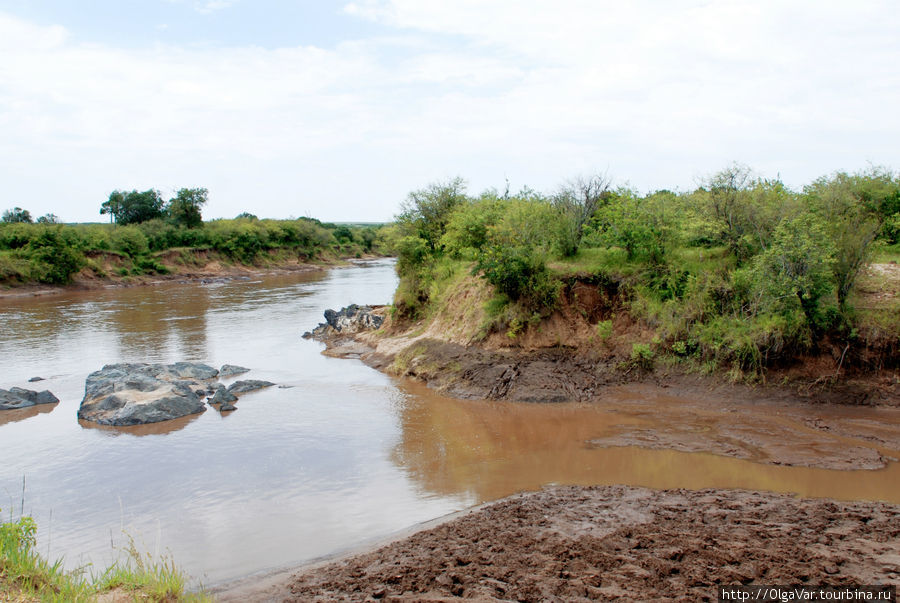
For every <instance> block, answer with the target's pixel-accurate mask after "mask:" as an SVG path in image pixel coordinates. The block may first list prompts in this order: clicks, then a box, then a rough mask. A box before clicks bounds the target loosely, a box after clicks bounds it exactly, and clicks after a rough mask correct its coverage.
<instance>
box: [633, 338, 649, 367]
mask: <svg viewBox="0 0 900 603" xmlns="http://www.w3.org/2000/svg"><path fill="white" fill-rule="evenodd" d="M653 357H654V353H653V349H652V348H651V347H650V346H649V345H648V344H646V343H633V344H631V362H632V365H633V366H636V367H638V368H639V369H641V370H644V371H650V370H653Z"/></svg>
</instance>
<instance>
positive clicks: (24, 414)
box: [0, 402, 59, 425]
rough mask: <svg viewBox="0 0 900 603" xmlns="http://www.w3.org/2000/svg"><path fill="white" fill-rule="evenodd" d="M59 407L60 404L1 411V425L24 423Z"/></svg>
mask: <svg viewBox="0 0 900 603" xmlns="http://www.w3.org/2000/svg"><path fill="white" fill-rule="evenodd" d="M57 406H59V403H58V402H57V403H55V404H37V405H35V406H29V407H28V408H16V409H13V410H0V425H6V424H7V423H16V422H17V421H24V420H25V419H30V418H31V417H36V416H38V415H40V414H44V413H48V412H53V411H54V410H55V409H56V407H57Z"/></svg>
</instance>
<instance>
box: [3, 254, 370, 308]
mask: <svg viewBox="0 0 900 603" xmlns="http://www.w3.org/2000/svg"><path fill="white" fill-rule="evenodd" d="M92 257H93V259H94V260H95V261H96V263H98V264H99V265H100V266H101V267H102V272H101V274H98V273H97V272H96V271H95V270H92V269H90V268H84V269H83V270H81V272H79V273H78V274H76V275H75V276H74V277H73V279H72V282H71V283H70V284H68V285H65V286H48V285H37V284H31V285H18V286H14V287H9V288H6V289H2V288H0V299H3V298H15V297H35V296H44V295H55V294H58V293H63V292H65V291H90V290H97V289H116V288H121V287H142V286H148V285H156V284H160V283H173V282H174V283H193V282H203V281H213V282H216V281H229V280H236V279H246V278H254V277H258V276H262V275H276V274H296V273H303V272H316V271H322V270H325V269H327V268H339V267H342V266H347V265H350V264H349V263H348V262H352V261H354V260H353V259H347V258H345V259H318V260H315V261H313V260H308V259H305V258H288V259H283V258H282V259H278V260H266V261H264V262H262V263H260V265H245V264H240V263H234V262H231V261H226V260H225V259H224V258H223V257H222V256H221V255H220V254H217V253H215V252H210V251H204V250H191V251H190V253H185V252H180V251H177V250H170V251H169V252H165V253H163V254H161V255H159V256H158V258H157V259H158V260H159V262H160V264H162V265H163V266H165V267H166V269H167V270H168V274H142V275H125V276H123V275H122V274H120V273H119V271H118V269H119V268H121V267H122V265H123V259H122V258H121V257H120V256H118V255H117V254H112V253H105V252H95V253H94V255H93V256H92ZM185 258H187V259H185ZM354 259H355V258H354ZM360 259H362V260H367V259H377V258H376V257H375V256H371V257H364V258H360Z"/></svg>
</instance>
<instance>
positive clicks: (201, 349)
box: [0, 260, 900, 585]
mask: <svg viewBox="0 0 900 603" xmlns="http://www.w3.org/2000/svg"><path fill="white" fill-rule="evenodd" d="M395 286H396V277H395V276H394V272H393V264H392V262H391V261H389V260H383V261H375V262H368V263H364V264H360V265H357V266H354V267H351V268H342V269H334V270H330V271H326V272H316V273H306V274H293V275H287V276H284V275H282V276H270V277H262V278H253V279H248V280H235V281H230V282H218V283H207V284H203V283H193V284H165V285H158V286H153V287H135V288H126V289H111V290H101V291H86V292H67V293H65V294H61V295H53V296H47V297H35V298H11V299H3V300H0V387H2V388H6V389H8V388H10V387H12V386H20V387H27V388H29V389H49V390H50V391H52V392H53V393H54V394H56V395H57V396H58V397H59V398H60V400H61V402H60V403H59V404H58V405H53V406H50V407H38V408H37V409H26V410H21V411H7V412H4V413H0V455H2V463H0V508H2V509H3V511H2V515H3V517H4V518H8V517H9V516H16V515H18V513H20V512H21V511H23V510H24V512H25V513H26V514H30V515H32V516H33V517H34V518H35V519H36V520H37V521H38V525H39V534H38V539H39V542H38V548H39V550H40V551H41V552H43V553H45V554H48V555H49V556H50V557H51V558H54V559H55V558H57V557H64V558H65V564H66V565H67V566H68V567H80V566H85V565H88V564H93V567H97V568H102V567H105V566H106V565H108V564H109V563H110V562H112V561H113V560H114V559H116V558H117V557H119V556H120V555H121V549H122V547H124V546H126V545H127V544H128V542H129V539H133V540H134V542H135V544H136V546H137V548H138V549H139V550H142V551H145V552H147V553H150V554H152V555H161V554H162V555H168V556H169V557H171V558H172V559H173V560H174V561H175V562H176V563H177V564H178V565H179V566H180V567H182V568H183V569H184V570H185V571H187V572H188V573H189V574H190V575H191V576H192V577H193V579H194V580H195V581H200V582H202V583H203V584H207V585H210V584H215V583H218V582H222V581H225V580H229V579H234V578H238V577H241V576H246V575H248V574H252V573H255V572H260V571H264V570H267V569H271V568H278V567H284V566H289V565H294V564H300V563H303V562H306V561H310V560H312V559H315V558H317V557H320V556H324V555H329V554H333V553H335V552H339V551H342V550H347V549H350V548H354V547H358V546H359V545H361V544H365V543H367V542H372V541H375V540H378V539H380V538H383V537H385V536H387V535H389V534H391V533H394V532H397V531H399V530H402V529H404V528H408V527H410V526H412V525H414V524H416V523H419V522H422V521H426V520H428V519H433V518H435V517H438V516H441V515H444V514H447V513H449V512H452V511H455V510H460V509H463V508H465V507H467V506H471V505H473V504H477V503H480V502H484V501H488V500H493V499H496V498H500V497H503V496H506V495H508V494H511V493H513V492H516V491H520V490H524V489H535V488H539V487H540V486H541V485H545V484H549V483H568V484H612V483H624V484H632V485H646V486H654V487H688V488H703V487H748V488H758V489H767V490H775V491H782V492H797V493H799V494H803V495H809V496H833V497H837V498H845V499H846V498H851V499H852V498H858V499H868V500H888V501H894V502H900V473H898V470H897V467H898V464H897V463H891V464H890V465H889V466H888V468H887V469H884V470H879V471H843V472H839V471H831V470H824V469H809V468H797V467H779V466H773V465H764V464H761V463H754V462H751V461H748V460H738V459H732V458H726V457H723V456H715V455H712V454H705V453H686V452H675V451H670V450H648V449H644V448H636V447H612V448H597V447H594V446H591V445H590V440H591V438H592V437H595V436H597V435H598V434H601V433H604V432H605V431H608V430H609V428H610V427H611V426H615V425H621V424H622V423H623V422H624V423H627V422H628V421H632V420H636V419H635V418H634V417H630V416H628V415H623V414H620V413H618V412H616V409H615V407H614V406H611V405H609V404H606V405H585V404H580V405H576V404H561V405H522V404H511V403H498V402H484V401H465V400H450V399H446V398H443V397H441V396H438V395H436V394H435V393H434V392H432V391H430V390H428V389H427V388H425V387H424V386H422V385H420V384H416V383H412V382H408V381H405V380H400V379H393V378H390V377H387V376H385V375H383V374H381V373H379V372H377V371H375V370H372V369H370V368H368V367H366V366H365V365H363V364H362V363H361V362H359V361H357V360H343V359H335V358H329V357H326V356H323V355H322V354H321V350H322V345H321V344H319V343H317V342H314V341H309V340H303V339H301V337H300V335H301V334H302V333H303V332H304V331H306V330H309V329H311V328H312V327H313V326H315V325H316V324H317V323H319V322H321V320H322V318H321V317H322V311H323V310H324V309H325V308H340V307H342V306H345V305H347V304H349V303H354V302H355V303H387V302H389V301H390V299H391V296H392V293H393V290H394V287H395ZM180 360H185V361H198V362H205V363H208V364H210V365H213V366H221V365H222V364H225V363H229V364H239V365H243V366H246V367H250V368H252V371H251V372H250V373H248V374H246V375H243V376H241V377H242V378H251V379H266V380H269V381H273V382H275V383H277V384H279V387H277V388H269V389H267V390H262V391H259V392H255V393H251V394H245V395H244V396H242V397H241V399H240V401H239V402H238V403H237V406H238V410H237V411H236V412H233V413H230V414H228V415H225V416H223V415H220V414H219V413H218V412H217V411H215V410H212V409H209V410H207V411H206V412H205V413H203V414H201V415H197V416H194V417H190V418H186V419H182V420H178V421H171V422H166V423H159V424H154V425H150V426H145V427H139V428H98V427H96V426H94V425H92V424H90V423H84V422H82V423H79V421H78V420H77V419H76V412H77V410H78V405H79V403H80V401H81V397H82V395H83V392H84V380H85V378H86V377H87V375H88V374H89V373H90V372H92V371H95V370H98V369H99V368H100V367H102V366H103V365H104V364H107V363H113V362H126V361H128V362H166V363H168V362H175V361H180ZM34 376H40V377H44V378H45V380H44V381H41V382H39V383H28V379H29V378H30V377H34ZM225 383H228V381H225ZM630 395H633V392H632V394H630ZM861 412H864V411H861ZM872 412H877V411H872ZM864 418H865V417H864ZM869 418H871V419H872V420H873V421H874V420H879V419H878V417H877V416H875V415H872V417H869ZM896 419H897V417H896V414H894V415H891V417H890V420H891V421H896ZM23 486H24V493H23Z"/></svg>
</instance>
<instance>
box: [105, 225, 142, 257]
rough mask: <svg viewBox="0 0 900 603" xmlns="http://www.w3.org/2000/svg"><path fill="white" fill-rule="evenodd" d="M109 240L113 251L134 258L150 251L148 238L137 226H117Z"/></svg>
mask: <svg viewBox="0 0 900 603" xmlns="http://www.w3.org/2000/svg"><path fill="white" fill-rule="evenodd" d="M109 238H110V243H111V246H112V249H113V251H118V252H119V253H124V254H125V255H127V256H129V257H132V258H136V257H138V256H140V255H144V254H145V253H147V252H148V251H149V249H150V246H149V244H148V243H147V237H146V236H144V233H143V232H141V229H140V228H139V227H137V226H131V225H129V226H117V227H116V228H114V229H113V231H112V234H111V235H110V237H109Z"/></svg>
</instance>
